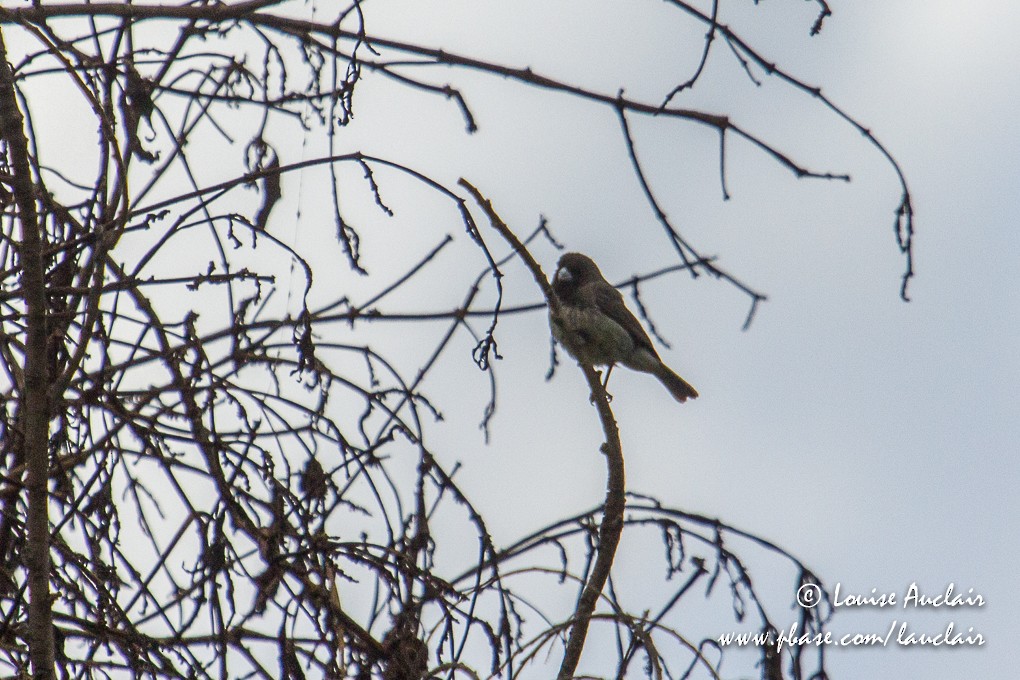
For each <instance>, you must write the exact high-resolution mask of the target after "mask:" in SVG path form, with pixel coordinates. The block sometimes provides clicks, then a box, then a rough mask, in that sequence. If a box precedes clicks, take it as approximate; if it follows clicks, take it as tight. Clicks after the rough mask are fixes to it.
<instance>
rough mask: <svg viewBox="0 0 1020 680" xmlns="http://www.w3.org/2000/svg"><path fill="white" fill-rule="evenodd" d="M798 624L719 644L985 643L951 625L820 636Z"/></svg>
mask: <svg viewBox="0 0 1020 680" xmlns="http://www.w3.org/2000/svg"><path fill="white" fill-rule="evenodd" d="M798 629H799V624H797V623H794V624H793V625H791V626H790V628H789V629H788V630H781V631H778V632H777V631H758V632H754V633H750V632H745V633H723V634H722V635H720V636H719V637H718V638H716V641H717V642H718V643H719V646H720V647H728V646H730V645H734V646H737V647H765V646H769V647H772V646H774V647H775V648H776V651H780V652H781V651H783V647H821V646H822V645H834V646H838V647H886V646H888V645H889V644H890V643H893V644H897V645H901V646H904V647H913V646H917V647H957V646H968V647H980V646H982V645H984V644H985V638H984V636H983V635H982V634H981V633H976V632H974V628H973V627H969V628H968V629H967V632H966V633H962V632H959V631H957V630H956V625H955V624H954V623H952V622H950V623H948V624H947V625H946V628H945V630H941V631H939V632H938V633H935V634H931V633H918V632H915V631H912V630H910V626H909V625H908V624H907V622H906V621H898V620H897V621H893V622H892V623H891V624H889V629H888V630H886V631H884V632H882V633H846V634H844V635H839V636H836V635H834V634H833V633H832V631H825V632H819V633H808V632H799V630H798Z"/></svg>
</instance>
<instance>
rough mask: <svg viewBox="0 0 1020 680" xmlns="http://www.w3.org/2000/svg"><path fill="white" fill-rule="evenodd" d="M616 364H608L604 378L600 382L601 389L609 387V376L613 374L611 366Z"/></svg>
mask: <svg viewBox="0 0 1020 680" xmlns="http://www.w3.org/2000/svg"><path fill="white" fill-rule="evenodd" d="M615 365H616V364H609V368H607V369H606V378H605V380H603V381H602V389H606V387H607V386H608V385H609V376H610V375H612V374H613V366H615Z"/></svg>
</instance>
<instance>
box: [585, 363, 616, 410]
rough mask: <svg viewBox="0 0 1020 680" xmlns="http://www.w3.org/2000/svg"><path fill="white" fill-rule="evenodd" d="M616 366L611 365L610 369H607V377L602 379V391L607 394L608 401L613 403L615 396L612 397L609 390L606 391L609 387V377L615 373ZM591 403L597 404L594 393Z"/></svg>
mask: <svg viewBox="0 0 1020 680" xmlns="http://www.w3.org/2000/svg"><path fill="white" fill-rule="evenodd" d="M615 365H616V364H609V368H607V369H606V377H605V378H603V379H602V391H603V392H605V393H606V400H607V401H612V400H613V395H611V394H610V393H609V390H607V389H606V386H607V385H609V375H610V374H611V373H612V372H613V366H615ZM591 402H592V403H593V404H594V403H595V394H594V393H592V395H591Z"/></svg>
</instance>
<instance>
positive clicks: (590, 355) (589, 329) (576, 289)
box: [549, 253, 698, 403]
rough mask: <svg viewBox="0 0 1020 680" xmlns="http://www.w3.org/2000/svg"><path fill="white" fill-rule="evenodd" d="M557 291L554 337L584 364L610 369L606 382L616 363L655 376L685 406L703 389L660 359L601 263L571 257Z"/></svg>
mask: <svg viewBox="0 0 1020 680" xmlns="http://www.w3.org/2000/svg"><path fill="white" fill-rule="evenodd" d="M552 292H553V295H555V297H556V299H557V302H558V310H557V311H553V309H552V307H550V310H549V327H550V330H551V331H552V334H553V337H554V338H556V340H557V341H558V342H559V343H560V344H561V345H563V347H564V349H566V350H567V353H568V354H570V356H572V357H574V359H576V360H577V361H578V362H579V363H582V364H589V365H593V366H595V365H597V366H608V367H609V371H607V373H606V381H607V382H608V380H609V374H610V373H611V372H612V370H613V366H614V365H615V364H623V365H624V366H626V367H627V368H630V369H633V370H635V371H641V372H643V373H651V374H652V375H654V376H655V377H656V378H658V379H659V382H661V383H662V384H663V386H664V387H665V388H666V389H667V390H669V393H670V394H671V395H673V398H674V399H676V400H677V401H678V402H680V403H683V402H685V401H687V400H688V399H695V398H697V396H698V391H697V390H695V389H694V388H693V387H692V386H691V384H690V383H688V382H687V381H686V380H684V379H683V378H681V377H680V376H679V375H677V374H676V373H675V372H673V370H672V369H671V368H670V367H669V366H667V365H666V364H665V363H664V362H663V361H662V359H661V358H660V357H659V354H658V352H656V351H655V347H654V346H653V345H652V341H651V339H650V338H649V337H648V333H646V332H645V329H644V328H642V326H641V322H639V321H638V320H637V317H635V316H634V315H633V314H632V313H631V311H630V310H629V309H627V305H626V304H625V303H624V301H623V295H622V294H620V291H618V290H616V288H614V287H613V285H612V284H611V283H609V282H608V281H606V279H605V277H603V276H602V272H601V271H600V270H599V268H598V265H597V264H595V261H594V260H592V259H591V258H590V257H588V256H587V255H583V254H581V253H566V254H565V255H563V256H562V257H561V258H560V260H559V263H558V264H557V267H556V274H555V276H554V277H553V282H552Z"/></svg>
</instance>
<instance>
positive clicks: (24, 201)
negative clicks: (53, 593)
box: [0, 30, 55, 680]
mask: <svg viewBox="0 0 1020 680" xmlns="http://www.w3.org/2000/svg"><path fill="white" fill-rule="evenodd" d="M24 123H25V121H24V118H23V116H22V115H21V110H20V109H19V108H18V102H17V95H16V94H15V88H14V72H13V71H12V69H11V66H10V64H9V63H8V61H7V45H6V43H5V42H4V38H3V31H2V30H0V138H2V139H3V140H4V142H5V143H6V145H7V153H8V156H9V158H8V161H9V163H10V166H11V171H12V172H11V176H10V178H9V179H8V182H9V183H10V185H11V189H12V193H13V195H14V203H15V205H17V208H18V221H19V222H20V223H21V240H20V242H19V243H18V244H17V250H18V259H19V260H20V261H21V288H22V290H23V291H24V299H25V307H26V311H27V317H28V328H27V337H26V341H25V359H24V360H25V370H24V384H23V385H21V386H16V387H15V389H16V390H17V389H18V388H19V387H20V389H19V390H18V391H20V392H21V399H20V401H19V404H18V411H19V414H18V419H17V420H18V424H19V426H20V430H21V432H20V438H21V442H20V443H21V447H20V448H21V456H22V459H23V460H24V461H25V463H26V465H27V471H28V476H27V479H26V481H25V487H26V488H27V489H28V517H27V525H28V544H27V546H26V547H25V567H26V568H27V570H28V589H29V610H28V611H29V613H28V628H29V630H28V640H29V656H30V658H31V660H32V676H33V677H35V678H41V679H42V680H49V678H53V677H55V676H54V646H53V613H52V611H51V610H50V606H51V602H50V524H49V511H48V503H49V492H48V485H47V482H48V479H49V450H48V440H49V421H50V418H49V411H50V400H49V396H48V394H47V386H48V382H49V380H48V376H47V350H46V343H47V339H48V337H47V336H48V333H47V331H46V280H45V267H44V262H43V244H42V239H41V238H40V224H39V217H38V215H37V213H36V208H35V191H34V186H35V182H34V181H33V178H32V166H31V163H30V161H29V153H28V139H27V138H26V136H25V131H24V127H23V126H24Z"/></svg>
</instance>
